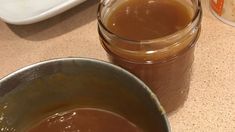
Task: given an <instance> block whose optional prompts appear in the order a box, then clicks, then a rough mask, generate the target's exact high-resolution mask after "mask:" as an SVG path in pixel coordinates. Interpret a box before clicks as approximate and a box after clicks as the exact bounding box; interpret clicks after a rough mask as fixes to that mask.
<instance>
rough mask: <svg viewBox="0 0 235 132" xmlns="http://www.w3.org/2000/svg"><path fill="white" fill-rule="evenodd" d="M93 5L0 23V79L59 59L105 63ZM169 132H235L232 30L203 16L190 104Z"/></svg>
mask: <svg viewBox="0 0 235 132" xmlns="http://www.w3.org/2000/svg"><path fill="white" fill-rule="evenodd" d="M96 10H97V2H95V1H88V2H86V3H84V4H82V5H80V6H77V7H75V8H73V9H71V10H69V11H67V12H65V13H63V14H61V15H59V16H56V17H54V18H51V19H49V20H46V21H43V22H40V23H37V24H33V25H27V26H13V25H7V24H5V23H4V22H0V62H1V63H0V78H2V77H4V76H6V75H7V74H9V73H11V72H13V71H15V70H17V69H19V68H22V67H24V66H27V65H30V64H33V63H36V62H39V61H43V60H48V59H52V58H60V57H68V56H70V57H89V58H96V59H100V60H107V58H106V54H105V51H104V50H103V48H102V47H101V45H100V44H99V39H98V34H97V31H96V30H97V25H96V24H97V21H96ZM169 120H170V123H171V126H172V131H173V132H194V131H195V132H234V131H235V28H233V27H231V26H228V25H225V24H223V23H222V22H220V21H219V20H217V19H216V18H214V16H212V15H211V14H210V12H208V11H204V18H203V22H202V32H201V36H200V39H199V41H198V43H197V47H196V53H195V63H194V69H193V78H192V82H191V89H190V93H189V98H188V100H187V102H186V104H185V105H184V107H183V108H181V109H180V110H179V111H178V112H176V113H174V114H173V115H171V116H170V117H169Z"/></svg>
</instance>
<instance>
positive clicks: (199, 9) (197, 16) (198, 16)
mask: <svg viewBox="0 0 235 132" xmlns="http://www.w3.org/2000/svg"><path fill="white" fill-rule="evenodd" d="M103 2H104V1H100V2H99V6H98V13H97V19H98V28H102V29H104V30H105V32H107V33H108V34H109V35H110V36H112V37H113V38H116V39H119V40H122V41H124V42H128V43H132V44H140V43H141V44H151V43H156V42H161V41H164V40H168V39H173V38H175V37H176V36H177V35H178V34H181V33H184V32H185V31H187V30H188V29H192V28H193V27H194V26H195V25H198V24H200V23H201V19H202V7H201V2H200V0H197V1H196V4H197V6H196V11H195V13H194V16H193V18H192V20H191V21H190V23H189V24H188V25H187V26H186V27H184V28H183V29H182V30H178V31H176V32H174V33H172V34H169V35H166V36H163V37H160V38H155V39H147V40H133V39H128V38H125V37H123V36H120V35H117V34H115V33H114V32H112V31H111V30H109V29H108V28H107V26H106V25H105V24H103V22H102V18H101V10H102V6H103V4H102V3H103ZM198 19H199V20H198ZM197 20H198V21H197ZM188 32H189V31H187V32H186V33H188Z"/></svg>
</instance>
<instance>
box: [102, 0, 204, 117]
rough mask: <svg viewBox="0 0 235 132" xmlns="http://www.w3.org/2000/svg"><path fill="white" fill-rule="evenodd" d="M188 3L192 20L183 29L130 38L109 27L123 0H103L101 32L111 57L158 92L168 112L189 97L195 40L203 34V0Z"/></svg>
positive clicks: (193, 0)
mask: <svg viewBox="0 0 235 132" xmlns="http://www.w3.org/2000/svg"><path fill="white" fill-rule="evenodd" d="M180 1H183V3H184V4H186V7H187V8H189V11H190V13H191V15H192V20H191V21H190V23H189V24H188V25H187V26H186V27H185V28H183V29H181V30H179V31H177V32H175V33H173V34H170V35H167V36H164V37H161V38H156V39H152V40H130V39H128V38H124V37H121V36H118V35H117V34H114V33H113V32H112V31H110V30H109V29H108V27H107V25H106V24H107V19H108V16H109V14H110V13H111V12H112V10H113V9H115V8H116V7H117V6H118V5H120V0H101V1H100V4H99V9H98V32H99V36H100V41H101V44H102V46H103V47H104V49H105V50H106V52H107V55H108V58H109V60H110V61H111V62H112V63H114V64H116V65H119V66H121V67H123V68H124V69H127V70H128V71H130V72H132V73H133V74H135V75H136V76H137V77H139V78H140V79H142V80H143V81H144V82H145V83H146V84H147V85H148V86H149V87H150V88H151V89H152V91H153V92H154V93H155V94H156V95H157V97H158V98H159V100H160V102H161V104H162V106H163V107H164V109H165V110H166V112H167V113H170V112H173V111H175V110H177V108H179V107H180V106H182V105H183V104H184V102H185V101H186V99H187V96H188V92H189V86H190V76H191V70H192V64H193V60H194V49H195V43H196V41H197V39H198V37H199V34H200V28H201V26H200V24H201V19H202V9H201V3H200V0H180Z"/></svg>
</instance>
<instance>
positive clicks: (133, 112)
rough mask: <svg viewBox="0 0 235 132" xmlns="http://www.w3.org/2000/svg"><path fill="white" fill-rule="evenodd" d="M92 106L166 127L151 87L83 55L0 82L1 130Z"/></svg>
mask: <svg viewBox="0 0 235 132" xmlns="http://www.w3.org/2000/svg"><path fill="white" fill-rule="evenodd" d="M79 107H80V108H81V107H94V108H102V109H106V110H110V111H113V112H116V113H119V114H120V115H122V116H124V117H125V118H127V119H128V120H130V121H131V122H133V123H135V124H136V125H138V126H140V127H142V128H144V129H145V130H147V131H149V130H153V129H154V127H156V126H160V129H161V130H162V131H163V132H167V131H170V127H169V124H168V121H167V118H166V115H165V112H164V111H163V109H162V108H161V106H160V103H159V101H158V99H157V98H156V96H155V95H154V94H153V93H152V92H151V91H150V89H149V88H148V87H147V86H146V85H145V84H144V83H143V82H142V81H140V80H139V79H138V78H136V77H135V76H134V75H132V74H131V73H129V72H127V71H125V70H123V69H122V68H119V67H117V66H115V65H112V64H109V63H106V62H102V61H98V60H93V59H85V58H63V59H55V60H49V61H45V62H40V63H37V64H33V65H31V66H27V67H25V68H23V69H20V70H18V71H16V72H14V73H12V74H10V75H8V76H7V77H5V78H3V79H2V80H0V112H1V113H0V116H1V118H0V119H1V120H0V130H1V129H3V130H10V131H17V132H18V131H24V130H25V129H26V127H30V125H32V124H33V123H34V122H37V121H38V120H41V119H43V118H45V117H46V116H48V115H50V114H51V113H55V112H59V111H63V110H69V109H72V108H79Z"/></svg>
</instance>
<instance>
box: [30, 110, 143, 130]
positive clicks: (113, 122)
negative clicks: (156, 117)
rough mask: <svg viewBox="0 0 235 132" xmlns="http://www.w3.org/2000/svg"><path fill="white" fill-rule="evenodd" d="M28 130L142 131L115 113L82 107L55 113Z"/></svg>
mask: <svg viewBox="0 0 235 132" xmlns="http://www.w3.org/2000/svg"><path fill="white" fill-rule="evenodd" d="M28 132H142V130H141V129H139V128H138V127H137V126H135V125H134V124H132V123H131V122H129V121H128V120H127V119H125V118H123V117H121V116H120V115H117V114H115V113H112V112H109V111H104V110H100V109H91V108H84V109H77V110H73V111H69V112H65V113H57V114H55V115H53V116H51V117H48V118H47V119H45V120H43V121H42V122H40V123H39V124H38V125H36V126H35V127H33V128H31V129H30V130H29V131H28Z"/></svg>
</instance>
